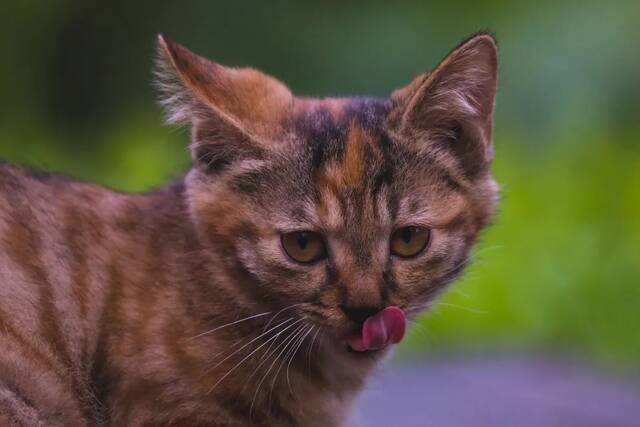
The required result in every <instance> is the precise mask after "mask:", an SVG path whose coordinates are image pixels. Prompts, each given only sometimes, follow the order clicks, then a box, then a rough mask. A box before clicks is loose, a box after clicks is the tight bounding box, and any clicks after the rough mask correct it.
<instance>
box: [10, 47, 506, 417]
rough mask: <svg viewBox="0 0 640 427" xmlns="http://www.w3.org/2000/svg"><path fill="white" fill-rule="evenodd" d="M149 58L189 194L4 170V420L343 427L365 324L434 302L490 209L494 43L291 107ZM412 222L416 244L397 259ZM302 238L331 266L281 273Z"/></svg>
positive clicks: (177, 55) (205, 72)
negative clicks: (421, 236)
mask: <svg viewBox="0 0 640 427" xmlns="http://www.w3.org/2000/svg"><path fill="white" fill-rule="evenodd" d="M161 47H162V55H163V57H164V58H165V59H164V63H163V64H164V65H163V66H164V71H165V74H164V76H163V80H162V83H163V90H164V91H165V92H166V93H167V98H165V100H166V104H167V108H168V109H169V113H170V115H171V118H172V119H173V120H174V121H188V122H190V123H191V124H192V126H193V145H192V147H193V148H192V151H193V154H194V168H193V169H192V170H191V171H190V172H189V173H188V174H187V175H186V176H185V177H184V178H183V179H181V180H180V181H179V182H177V183H175V184H173V185H171V186H169V187H167V188H166V189H164V190H162V191H157V192H154V193H148V194H122V193H116V192H112V191H110V190H107V189H103V188H101V187H98V186H94V185H91V184H84V183H77V182H73V181H69V180H65V179H62V178H59V177H56V176H49V175H42V174H34V173H31V172H29V171H26V170H24V169H20V168H16V167H12V166H3V167H2V168H0V348H2V351H0V425H5V424H6V425H25V426H31V425H47V426H48V425H54V426H57V425H74V426H75V425H77V426H81V425H171V424H173V425H189V426H196V425H247V424H248V423H250V422H252V423H254V424H255V425H269V426H271V425H273V426H278V425H282V426H285V425H304V426H314V425H319V426H324V425H339V424H341V423H342V422H343V421H344V420H345V417H346V414H347V411H348V409H349V406H350V405H351V403H352V401H353V398H354V397H355V396H356V394H357V392H358V391H359V390H360V389H361V388H362V386H363V384H364V381H365V380H366V378H367V376H368V374H369V373H370V372H371V370H372V369H373V367H374V366H375V364H376V363H377V362H378V361H379V360H380V359H381V358H382V357H383V355H384V354H385V353H386V351H385V350H384V349H383V350H367V349H358V348H359V347H358V346H357V345H356V344H348V343H353V342H356V341H354V340H355V339H356V338H357V337H356V338H353V337H354V334H355V335H358V334H360V331H361V328H362V327H363V326H362V322H364V321H365V319H368V318H373V317H375V316H374V315H375V312H376V311H377V310H382V309H383V308H384V307H389V306H393V307H399V310H397V311H400V310H401V311H400V312H403V313H406V315H407V316H408V317H413V316H415V315H416V314H417V313H418V312H419V311H420V310H422V309H424V308H426V307H427V306H428V304H429V302H430V301H431V300H432V298H433V297H434V296H435V295H436V294H437V293H439V292H440V291H441V290H442V289H443V287H444V286H445V285H446V284H447V283H449V282H450V281H451V280H453V279H454V278H455V277H456V276H457V275H458V274H459V273H460V272H461V271H462V269H463V268H464V266H465V265H466V262H467V259H468V253H469V250H470V248H471V245H472V244H473V242H474V241H475V239H476V237H477V234H478V232H479V231H480V230H481V229H482V228H483V227H484V226H485V225H486V224H487V222H488V221H489V219H490V217H491V214H492V212H493V210H494V207H495V202H496V197H497V194H496V193H497V187H496V185H495V182H494V181H493V179H492V178H491V175H490V170H489V166H490V161H491V157H492V149H491V121H492V111H493V97H494V95H495V77H496V57H495V45H494V42H493V39H492V38H491V37H489V36H487V35H479V36H476V37H475V38H473V39H470V40H469V41H467V42H466V43H465V44H463V45H461V46H460V47H459V48H457V49H456V50H455V51H453V52H452V54H451V55H450V56H449V57H448V58H447V59H446V60H445V61H443V63H441V64H440V66H439V67H438V69H437V70H436V71H434V72H432V73H431V74H425V75H424V76H421V77H419V78H418V79H416V80H415V81H414V82H413V83H412V84H411V85H409V86H407V87H406V88H405V89H402V90H400V91H397V92H396V93H394V95H393V96H392V97H391V98H390V99H357V98H345V99H326V100H308V99H297V98H294V97H293V96H292V95H291V94H290V93H289V92H288V89H286V87H284V86H283V85H281V84H280V83H279V82H277V81H275V80H273V79H271V78H269V77H267V76H264V75H262V74H260V73H258V72H255V71H253V70H232V69H227V68H224V67H221V66H218V65H215V64H212V63H209V62H207V61H205V60H203V59H201V58H198V57H196V56H195V55H193V54H191V53H190V52H188V51H186V50H185V49H184V48H182V47H181V46H179V45H176V44H174V43H172V42H169V41H165V40H161ZM166 73H169V75H168V76H167V74H166ZM425 97H426V98H428V101H424V100H421V99H420V98H425ZM245 98H246V100H245ZM445 107H446V108H445ZM446 144H457V145H456V146H455V147H453V148H448V147H447V146H446ZM413 224H415V225H416V226H415V227H414V228H412V230H418V226H420V227H422V228H421V229H424V230H426V229H427V227H428V230H429V232H428V233H429V234H428V236H429V240H428V242H425V243H424V247H423V248H422V249H421V250H420V251H418V252H416V253H415V254H411V256H407V257H400V256H396V255H392V254H390V253H389V243H388V242H389V238H390V236H391V235H395V234H394V230H396V229H397V228H398V227H402V226H404V225H412V227H413ZM297 230H313V232H314V233H316V234H318V235H320V233H321V235H322V240H321V242H322V243H320V244H321V245H323V250H324V251H325V252H318V254H317V257H316V258H314V259H313V260H309V262H307V260H305V261H304V262H301V261H300V260H299V259H297V258H296V255H293V256H292V257H291V259H290V258H288V256H287V251H288V250H289V249H287V243H286V241H285V240H283V239H284V237H282V236H286V235H288V234H289V233H296V232H297V233H300V232H299V231H297ZM417 232H418V231H416V233H417ZM425 233H426V232H425ZM304 236H307V235H306V234H305V235H304ZM298 238H300V236H299V235H298ZM304 238H305V239H306V237H304ZM410 238H412V237H410V236H409V237H408V238H407V239H409V240H407V242H409V241H410ZM298 242H301V241H300V240H298ZM302 243H304V244H302ZM302 243H301V246H300V248H297V249H295V250H299V251H301V252H300V253H302V255H303V256H304V250H307V248H306V246H307V241H306V240H304V241H302ZM392 245H393V244H392ZM407 247H409V246H407ZM405 249H407V248H406V247H402V248H401V250H405ZM409 249H410V247H409ZM392 252H393V246H392ZM300 253H297V255H300ZM400 253H403V252H400ZM289 255H291V253H289ZM365 311H366V313H367V314H366V315H364V316H363V315H362V314H363V313H364V312H365ZM390 325H391V326H392V327H393V325H394V323H392V324H390ZM358 339H359V338H358ZM349 345H350V346H351V349H350V347H349ZM385 346H386V344H385ZM354 349H358V351H355V350H354ZM365 350H366V351H365Z"/></svg>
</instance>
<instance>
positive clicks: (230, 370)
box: [207, 322, 296, 395]
mask: <svg viewBox="0 0 640 427" xmlns="http://www.w3.org/2000/svg"><path fill="white" fill-rule="evenodd" d="M295 323H296V322H294V323H291V324H290V325H289V326H287V327H286V328H285V329H283V330H282V331H280V332H278V334H277V335H274V336H273V337H271V338H269V339H268V340H267V341H265V342H263V343H262V344H260V346H259V347H258V348H256V349H255V350H253V351H252V352H251V353H249V354H248V355H246V356H245V357H243V358H242V360H240V362H238V363H237V364H236V365H235V366H234V367H233V368H231V369H229V370H228V371H227V373H225V374H224V375H223V376H222V377H221V378H220V379H219V380H218V381H216V383H215V384H214V385H212V386H211V388H210V389H209V391H207V395H208V394H210V393H211V392H212V391H213V389H215V388H216V386H217V385H218V384H220V383H221V382H222V381H223V380H224V379H225V378H226V377H228V376H229V375H230V374H231V373H232V372H233V371H235V370H236V369H237V368H238V367H239V366H240V365H242V364H243V363H244V362H245V361H246V360H247V359H248V358H250V357H251V356H253V355H254V354H255V353H256V352H257V351H258V350H260V349H261V348H262V347H264V346H265V345H267V343H268V342H269V341H271V340H273V339H275V338H277V337H278V336H279V335H280V334H281V333H283V332H284V331H286V330H287V329H289V328H290V327H292V326H293V325H295ZM269 331H271V330H269ZM234 354H235V353H234ZM227 358H228V357H227ZM216 366H217V365H216Z"/></svg>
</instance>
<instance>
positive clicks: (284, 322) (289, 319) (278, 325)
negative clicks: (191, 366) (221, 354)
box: [205, 317, 298, 372]
mask: <svg viewBox="0 0 640 427" xmlns="http://www.w3.org/2000/svg"><path fill="white" fill-rule="evenodd" d="M291 320H293V317H290V318H288V319H287V320H285V321H283V322H281V323H279V324H277V325H276V326H274V327H273V328H271V329H269V330H268V331H266V332H263V333H261V334H260V335H258V336H257V337H255V338H253V339H252V340H251V341H249V342H248V343H246V344H245V345H243V346H242V347H240V348H238V349H237V350H236V351H234V352H233V353H231V354H230V355H228V356H227V357H225V358H224V359H222V360H221V361H219V362H218V363H216V364H215V365H213V366H212V367H211V368H209V369H207V370H206V371H205V372H210V371H212V370H213V369H215V368H217V367H218V366H220V365H221V364H222V363H224V362H225V361H227V360H229V358H231V357H232V356H233V355H235V354H237V353H238V352H239V351H241V350H242V349H244V348H246V347H247V346H249V345H250V344H251V343H253V342H255V341H257V340H258V339H260V338H262V337H263V336H265V335H267V334H269V333H270V332H271V331H273V330H274V329H276V328H278V327H280V326H282V325H284V324H286V323H288V322H290V321H291ZM296 323H298V321H295V322H293V323H291V324H290V325H289V326H287V327H286V328H285V329H284V330H285V331H286V330H287V329H289V328H290V327H291V326H292V325H295V324H296ZM281 332H282V331H281Z"/></svg>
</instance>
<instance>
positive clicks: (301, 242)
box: [298, 233, 309, 251]
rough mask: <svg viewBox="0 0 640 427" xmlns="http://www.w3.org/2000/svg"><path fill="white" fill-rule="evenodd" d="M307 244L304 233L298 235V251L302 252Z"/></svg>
mask: <svg viewBox="0 0 640 427" xmlns="http://www.w3.org/2000/svg"><path fill="white" fill-rule="evenodd" d="M308 243H309V239H308V238H307V235H306V234H305V233H300V234H298V246H300V249H302V250H303V251H304V250H305V249H307V244H308Z"/></svg>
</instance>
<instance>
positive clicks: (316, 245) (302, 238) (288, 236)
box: [282, 231, 327, 263]
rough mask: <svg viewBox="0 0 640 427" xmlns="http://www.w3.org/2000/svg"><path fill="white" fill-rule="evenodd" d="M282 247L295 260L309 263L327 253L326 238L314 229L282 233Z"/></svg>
mask: <svg viewBox="0 0 640 427" xmlns="http://www.w3.org/2000/svg"><path fill="white" fill-rule="evenodd" d="M282 247H283V248H284V250H285V252H287V255H289V256H290V257H291V258H292V259H293V260H295V261H298V262H303V263H309V262H313V261H317V260H319V259H322V258H324V257H325V256H326V255H327V252H326V248H325V245H324V239H323V238H322V236H321V235H320V234H318V233H314V232H313V231H293V232H291V233H285V234H283V235H282Z"/></svg>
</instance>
